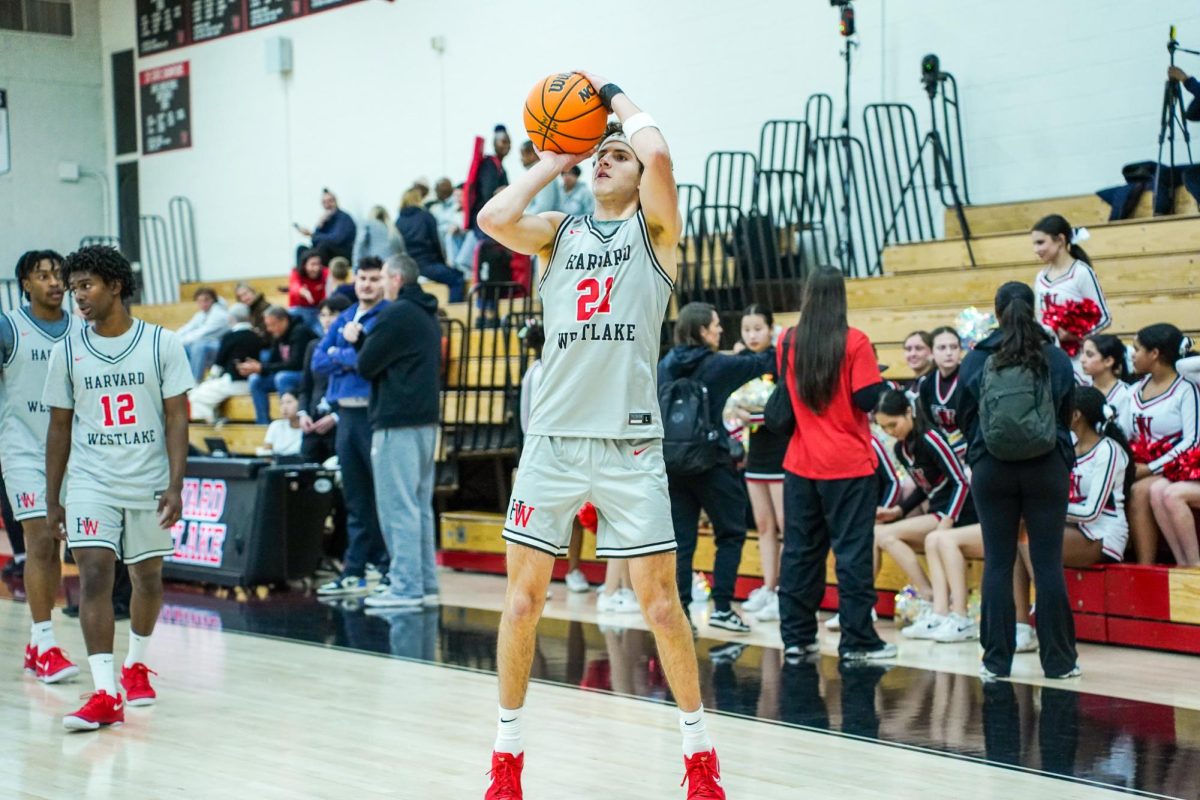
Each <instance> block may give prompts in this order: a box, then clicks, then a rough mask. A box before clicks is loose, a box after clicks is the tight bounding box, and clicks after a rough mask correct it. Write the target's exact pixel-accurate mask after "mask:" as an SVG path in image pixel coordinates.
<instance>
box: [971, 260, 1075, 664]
mask: <svg viewBox="0 0 1200 800" xmlns="http://www.w3.org/2000/svg"><path fill="white" fill-rule="evenodd" d="M1033 308H1034V299H1033V289H1031V288H1030V287H1029V286H1027V285H1026V284H1024V283H1018V282H1016V281H1012V282H1009V283H1006V284H1004V285H1003V286H1001V287H1000V289H999V290H997V292H996V318H997V319H999V320H1000V329H999V330H997V331H995V332H994V333H992V334H991V335H990V336H988V337H987V338H986V339H984V340H983V341H981V342H980V343H979V344H977V345H975V349H974V350H972V351H971V352H970V353H968V354H967V357H966V359H964V360H963V363H962V367H961V369H960V370H959V376H958V384H959V392H961V393H962V396H961V398H960V399H959V401H958V424H959V427H960V428H961V429H962V431H963V435H964V436H965V437H966V439H967V460H968V461H969V462H970V465H971V495H972V497H974V498H975V510H976V511H977V512H978V514H979V522H980V524H981V525H982V526H983V549H984V560H983V602H982V619H981V620H980V637H979V638H980V643H981V644H982V645H983V665H982V666H981V667H980V673H981V674H982V675H983V676H984V678H996V677H1001V678H1003V677H1007V676H1008V675H1009V674H1010V671H1011V669H1012V659H1013V653H1014V652H1015V649H1016V635H1017V634H1016V631H1017V627H1016V626H1017V619H1016V608H1015V606H1014V605H1013V566H1014V564H1015V562H1016V559H1017V537H1018V532H1019V530H1020V527H1021V521H1022V520H1024V522H1025V527H1026V529H1027V530H1028V534H1029V555H1030V559H1031V560H1032V562H1033V572H1034V579H1035V580H1036V581H1037V589H1038V594H1037V629H1038V639H1039V640H1040V642H1041V647H1040V650H1039V656H1040V657H1041V660H1042V670H1043V671H1044V672H1045V674H1046V677H1047V678H1073V677H1076V676H1077V675H1079V674H1080V672H1079V667H1078V665H1077V663H1076V659H1077V654H1076V650H1075V623H1074V620H1073V619H1072V617H1071V603H1070V600H1069V599H1068V597H1067V582H1066V578H1065V577H1064V575H1063V561H1062V549H1063V544H1062V542H1063V530H1064V528H1065V527H1066V517H1067V501H1068V498H1069V495H1070V491H1069V489H1070V476H1071V467H1072V466H1073V465H1074V463H1075V448H1074V446H1073V445H1072V444H1071V415H1072V413H1073V412H1074V390H1075V372H1074V369H1073V368H1072V366H1071V359H1070V358H1068V357H1067V355H1066V353H1064V352H1063V351H1062V350H1060V349H1059V348H1058V346H1057V345H1056V344H1055V342H1054V341H1053V340H1052V339H1051V338H1050V336H1049V334H1047V333H1046V332H1045V331H1044V330H1043V329H1042V327H1041V326H1040V325H1039V324H1038V323H1037V321H1036V320H1035V319H1034V316H1033ZM989 358H991V359H993V361H992V363H993V366H994V367H1001V368H1005V367H1013V366H1024V367H1027V368H1029V369H1032V370H1033V372H1034V374H1035V375H1037V376H1039V377H1041V378H1043V379H1044V378H1046V377H1048V378H1049V385H1050V394H1051V400H1052V403H1053V407H1054V410H1055V423H1056V425H1055V442H1056V444H1055V446H1054V448H1053V449H1052V450H1050V451H1049V452H1048V453H1045V454H1044V455H1041V456H1038V457H1036V458H1032V459H1028V460H1024V461H1002V460H1000V459H999V458H996V456H994V455H992V453H991V452H989V450H988V445H987V443H986V441H985V440H984V432H983V426H982V424H981V422H980V393H981V383H982V380H983V376H984V372H985V368H986V366H987V362H988V359H989Z"/></svg>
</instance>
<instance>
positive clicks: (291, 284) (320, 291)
mask: <svg viewBox="0 0 1200 800" xmlns="http://www.w3.org/2000/svg"><path fill="white" fill-rule="evenodd" d="M328 283H329V268H328V267H326V266H325V261H324V259H322V258H321V254H320V253H318V252H317V251H316V250H305V251H304V252H303V253H301V254H300V260H299V262H298V263H297V264H296V268H295V269H293V270H292V273H291V274H290V275H289V276H288V310H289V311H291V313H292V315H293V316H296V317H299V318H300V319H302V320H304V324H306V325H308V327H310V328H312V330H313V333H316V332H317V331H318V330H319V329H320V326H318V325H317V306H319V305H321V301H322V300H324V299H325V291H326V288H327V285H328Z"/></svg>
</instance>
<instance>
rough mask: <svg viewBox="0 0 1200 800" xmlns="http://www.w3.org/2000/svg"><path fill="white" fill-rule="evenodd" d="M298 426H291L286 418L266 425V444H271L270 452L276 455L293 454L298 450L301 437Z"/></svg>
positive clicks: (301, 433)
mask: <svg viewBox="0 0 1200 800" xmlns="http://www.w3.org/2000/svg"><path fill="white" fill-rule="evenodd" d="M303 435H304V434H303V432H302V431H301V430H300V426H299V425H297V426H296V427H292V423H291V422H289V421H288V420H286V419H277V420H275V421H273V422H272V423H271V424H270V425H268V426H267V436H266V439H264V442H266V444H268V445H270V446H271V452H272V453H273V454H274V455H277V456H294V455H296V454H297V453H299V452H300V440H301V438H302V437H303Z"/></svg>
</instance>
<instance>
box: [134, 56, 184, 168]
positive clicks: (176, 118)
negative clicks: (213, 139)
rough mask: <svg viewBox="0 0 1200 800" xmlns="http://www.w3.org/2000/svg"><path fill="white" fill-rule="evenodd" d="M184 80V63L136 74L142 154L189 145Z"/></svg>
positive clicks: (179, 148)
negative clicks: (140, 107) (140, 110)
mask: <svg viewBox="0 0 1200 800" xmlns="http://www.w3.org/2000/svg"><path fill="white" fill-rule="evenodd" d="M188 80H189V75H188V62H187V61H181V62H179V63H178V64H168V65H166V66H165V67H157V68H155V69H148V70H144V71H142V72H141V73H140V79H139V81H138V83H139V84H140V85H141V104H142V154H143V155H147V156H148V155H152V154H153V153H161V152H163V151H166V150H181V149H183V148H186V147H191V146H192V111H191V108H190V107H189V106H190V103H189V97H190V94H191V92H190V90H189V86H188Z"/></svg>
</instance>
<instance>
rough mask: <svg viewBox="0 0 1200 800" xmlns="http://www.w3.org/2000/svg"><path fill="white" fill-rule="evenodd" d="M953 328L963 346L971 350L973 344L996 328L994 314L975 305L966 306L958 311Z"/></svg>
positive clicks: (973, 347)
mask: <svg viewBox="0 0 1200 800" xmlns="http://www.w3.org/2000/svg"><path fill="white" fill-rule="evenodd" d="M954 329H955V330H956V331H958V335H959V337H960V338H961V339H962V344H963V347H965V348H966V349H968V350H973V349H975V345H977V344H979V343H980V342H981V341H983V340H984V339H986V338H987V336H988V334H990V333H991V332H992V331H994V330H995V329H996V315H995V314H993V313H992V312H990V311H980V310H979V309H978V308H976V307H975V306H968V307H966V308H964V309H963V310H962V311H960V312H958V317H956V318H955V320H954Z"/></svg>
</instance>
